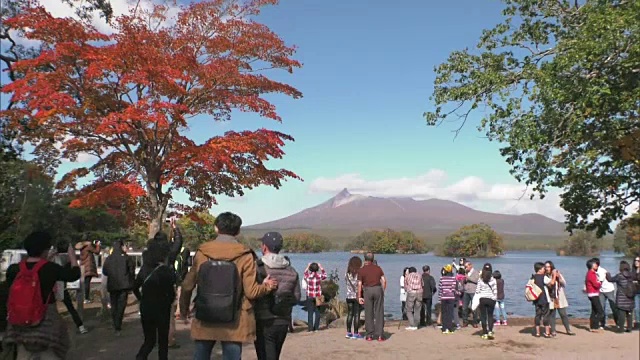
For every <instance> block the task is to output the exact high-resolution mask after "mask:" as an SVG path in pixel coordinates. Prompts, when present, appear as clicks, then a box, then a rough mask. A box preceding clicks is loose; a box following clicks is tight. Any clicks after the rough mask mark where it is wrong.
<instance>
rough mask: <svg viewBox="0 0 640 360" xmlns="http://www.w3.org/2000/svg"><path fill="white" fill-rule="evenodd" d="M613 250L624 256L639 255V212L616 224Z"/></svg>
mask: <svg viewBox="0 0 640 360" xmlns="http://www.w3.org/2000/svg"><path fill="white" fill-rule="evenodd" d="M613 249H614V251H615V252H617V253H622V254H625V255H626V256H638V255H640V212H638V213H635V214H633V215H632V216H630V217H628V218H626V219H624V220H622V221H621V222H620V223H619V224H618V226H617V227H616V231H615V233H614V238H613Z"/></svg>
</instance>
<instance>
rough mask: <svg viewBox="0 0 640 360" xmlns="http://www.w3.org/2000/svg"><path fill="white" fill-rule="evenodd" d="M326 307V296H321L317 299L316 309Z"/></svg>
mask: <svg viewBox="0 0 640 360" xmlns="http://www.w3.org/2000/svg"><path fill="white" fill-rule="evenodd" d="M323 305H324V296H322V295H320V296H318V297H317V298H316V307H320V306H323Z"/></svg>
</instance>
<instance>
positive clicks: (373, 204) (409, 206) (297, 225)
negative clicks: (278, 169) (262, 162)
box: [246, 189, 565, 236]
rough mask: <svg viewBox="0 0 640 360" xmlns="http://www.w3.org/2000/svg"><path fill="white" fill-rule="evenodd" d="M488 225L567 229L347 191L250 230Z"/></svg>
mask: <svg viewBox="0 0 640 360" xmlns="http://www.w3.org/2000/svg"><path fill="white" fill-rule="evenodd" d="M475 223H485V224H488V225H490V226H491V227H493V228H494V230H496V231H498V232H499V233H504V234H515V235H550V236H558V235H563V234H564V232H565V230H564V228H565V225H564V224H563V223H561V222H559V221H556V220H553V219H550V218H548V217H546V216H544V215H540V214H523V215H510V214H497V213H490V212H483V211H478V210H474V209H472V208H470V207H467V206H464V205H462V204H459V203H456V202H454V201H449V200H440V199H429V200H414V199H412V198H380V197H373V196H365V195H354V194H351V193H350V192H349V190H347V189H344V190H342V191H341V192H340V193H338V194H337V195H336V196H334V197H333V198H331V199H329V200H327V201H325V202H323V203H321V204H319V205H317V206H314V207H311V208H308V209H305V210H302V211H300V212H298V213H296V214H293V215H290V216H287V217H285V218H282V219H279V220H274V221H269V222H265V223H262V224H256V225H252V226H247V227H246V229H248V230H293V229H299V230H307V231H311V230H358V231H364V230H369V229H381V228H392V229H395V230H409V231H413V232H417V233H424V232H430V231H439V232H440V231H448V230H451V231H453V230H457V229H458V228H460V227H461V226H464V225H469V224H475Z"/></svg>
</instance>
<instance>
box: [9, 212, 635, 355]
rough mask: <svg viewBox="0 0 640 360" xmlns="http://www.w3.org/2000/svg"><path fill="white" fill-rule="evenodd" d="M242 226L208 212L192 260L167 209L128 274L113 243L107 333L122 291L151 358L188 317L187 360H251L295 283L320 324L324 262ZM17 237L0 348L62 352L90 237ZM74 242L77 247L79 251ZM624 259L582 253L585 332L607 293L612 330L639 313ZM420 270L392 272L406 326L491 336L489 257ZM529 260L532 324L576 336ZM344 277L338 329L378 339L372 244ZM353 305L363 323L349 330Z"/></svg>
mask: <svg viewBox="0 0 640 360" xmlns="http://www.w3.org/2000/svg"><path fill="white" fill-rule="evenodd" d="M241 225H242V220H241V219H240V217H239V216H237V215H235V214H233V213H228V212H227V213H222V214H220V215H218V217H217V218H216V220H215V228H216V232H217V234H218V236H217V238H216V239H215V240H212V241H208V242H206V243H204V244H202V245H200V246H199V248H198V249H197V251H196V252H195V255H194V256H193V258H192V259H191V258H190V252H189V249H187V248H185V246H184V245H183V239H182V234H181V232H180V228H179V227H178V226H177V224H176V221H175V218H172V219H171V221H170V233H169V234H166V233H164V232H158V233H157V234H156V235H155V236H154V237H153V238H152V239H150V240H149V241H148V243H147V247H146V249H145V251H144V252H143V254H142V259H143V263H142V267H141V268H140V270H139V272H137V274H136V268H135V263H134V260H133V259H132V258H131V257H130V256H128V255H127V252H128V249H127V247H126V246H125V244H124V243H123V242H121V241H116V242H115V243H114V244H113V247H112V249H111V251H110V255H109V256H108V257H107V258H106V260H105V261H104V264H103V266H102V276H103V279H106V281H105V285H106V291H107V292H108V294H109V296H108V301H106V307H108V308H109V309H110V311H111V317H112V324H113V329H114V332H115V335H116V336H118V335H120V333H121V331H122V327H123V318H124V313H125V308H126V306H127V299H128V298H129V294H130V293H133V294H134V296H135V297H136V298H137V299H138V301H139V311H140V312H139V314H140V320H141V323H142V331H143V335H144V341H143V343H142V345H141V346H140V349H139V351H138V353H137V355H136V359H138V360H144V359H147V358H148V357H149V356H150V354H151V353H152V351H153V349H154V348H156V347H157V349H158V358H159V359H160V360H166V359H168V358H169V355H168V354H169V349H170V348H175V347H178V346H179V345H178V344H177V343H176V340H175V326H176V320H180V321H184V322H185V323H187V324H188V323H190V325H191V338H192V339H193V341H194V343H195V346H194V354H193V358H194V360H205V359H206V360H208V359H210V358H211V354H212V350H213V347H214V346H215V344H216V343H217V342H219V343H220V344H221V347H222V352H223V359H225V360H236V359H241V357H242V350H243V344H245V343H253V344H254V346H255V351H256V354H257V357H258V359H260V360H273V359H279V358H280V354H281V352H282V347H283V344H284V342H285V339H286V337H287V334H288V333H289V332H290V331H291V330H292V310H293V308H294V307H295V306H297V305H299V304H300V303H301V298H302V295H303V293H304V295H306V299H305V301H304V305H305V307H306V310H307V312H308V331H309V332H316V331H318V330H319V328H320V312H319V308H320V307H321V306H324V300H323V287H322V284H323V282H324V281H325V280H326V279H327V273H326V271H325V269H324V268H323V267H322V265H321V264H319V263H316V262H312V263H309V264H308V265H307V266H306V268H305V269H304V271H303V272H302V276H300V275H299V273H298V272H297V271H296V270H295V269H294V268H293V267H292V265H291V262H290V259H289V258H288V257H287V256H284V255H281V254H280V251H281V250H282V247H283V238H282V235H281V234H279V233H277V232H269V233H266V234H264V236H263V237H262V238H261V239H260V242H261V249H260V250H261V253H262V256H260V257H259V256H258V255H257V254H256V253H255V252H254V251H253V250H251V249H250V248H248V247H247V246H246V245H243V244H241V243H240V242H238V240H237V236H238V235H239V234H240V228H241ZM24 248H25V250H26V252H27V257H26V258H25V259H24V260H22V261H21V262H20V263H18V264H13V265H11V266H9V267H8V269H7V272H6V281H5V282H3V283H2V284H1V285H0V297H3V298H2V299H0V304H2V305H6V306H0V312H2V311H4V312H6V314H0V318H2V319H6V323H3V324H0V325H1V326H2V329H0V330H3V331H4V332H3V339H2V353H1V355H2V358H7V359H8V358H11V359H20V360H22V359H35V358H37V359H41V360H49V359H52V360H54V359H65V358H66V356H67V353H68V351H69V336H68V332H67V328H66V323H65V321H64V320H63V319H62V317H61V316H60V314H59V313H58V309H57V306H56V303H57V302H58V301H60V302H63V303H64V305H65V306H66V307H67V309H68V310H69V313H70V315H71V317H72V319H73V321H74V323H75V325H76V327H77V329H78V332H79V333H81V334H85V333H86V332H87V329H86V327H85V326H84V324H83V322H82V319H81V318H80V316H78V313H77V311H76V310H75V308H74V306H73V302H72V300H71V296H70V294H69V292H68V290H67V287H66V283H67V282H75V281H77V280H79V279H80V277H81V276H84V279H83V280H84V282H85V283H86V284H87V286H86V288H88V289H89V288H90V284H91V279H92V277H96V276H98V267H97V266H96V263H95V257H94V256H93V254H96V253H99V252H100V251H101V244H100V242H89V241H83V242H81V243H79V245H77V246H76V247H75V248H74V247H72V246H70V245H65V246H63V245H56V244H55V241H54V239H52V237H51V236H50V234H48V233H46V232H33V233H32V234H30V235H28V236H27V237H26V238H25V240H24ZM76 250H79V251H80V259H78V257H77V256H76ZM363 260H364V261H363ZM634 260H635V261H634V263H633V264H632V265H630V264H629V263H627V262H625V261H622V262H620V266H619V272H618V273H617V274H615V275H612V274H611V273H609V272H608V271H607V270H605V269H604V268H603V267H601V266H600V261H599V259H597V258H594V259H590V260H589V261H588V262H587V268H588V272H587V275H586V277H585V285H584V289H583V290H584V292H585V293H586V294H587V296H588V299H589V301H590V303H591V309H592V313H591V318H590V328H591V330H592V331H594V332H598V331H600V330H602V329H603V328H604V327H605V325H606V321H605V319H606V306H607V304H608V305H609V309H610V311H611V312H612V314H613V318H614V319H615V322H616V326H617V328H616V330H618V331H620V332H630V331H632V327H633V312H634V310H635V319H636V325H637V322H638V321H639V320H640V304H639V303H640V287H639V286H638V283H639V282H640V257H636V258H635V259H634ZM189 261H191V266H190V267H189V266H188V265H189V264H188V263H189ZM81 267H82V270H81ZM421 270H422V273H419V272H418V269H417V268H415V267H408V268H405V269H404V270H403V273H402V275H401V277H400V287H401V294H400V296H401V302H402V314H403V319H405V320H407V321H408V326H407V327H406V330H407V331H415V330H418V329H419V328H420V327H422V326H432V325H436V326H439V327H440V329H441V331H442V333H443V334H452V333H455V332H456V331H457V330H459V329H460V328H463V327H467V326H472V327H474V328H477V327H479V326H481V327H482V332H481V336H482V338H483V339H487V340H491V339H494V338H495V334H494V326H507V325H508V322H507V312H506V309H505V282H504V280H503V279H502V274H501V273H500V271H498V270H494V269H493V266H492V265H491V264H490V263H486V264H484V265H483V266H482V267H481V268H480V269H479V270H477V269H476V268H475V267H474V264H473V263H472V262H471V261H467V260H465V259H460V261H457V260H456V259H454V261H453V263H451V264H446V265H445V266H443V267H442V268H441V270H440V278H439V280H438V281H436V280H435V278H434V276H432V274H431V267H430V266H429V265H424V266H422V268H421ZM533 270H534V274H533V275H532V277H531V280H530V281H529V282H528V283H527V285H526V287H525V297H526V299H527V300H529V301H531V302H532V303H533V305H534V308H535V332H534V335H535V336H537V337H542V336H544V337H547V338H548V337H554V336H556V335H557V333H556V317H557V316H559V317H560V318H561V320H562V323H563V325H564V328H565V333H566V334H567V335H575V333H574V332H573V331H572V330H571V325H570V323H569V319H568V313H567V308H568V306H569V304H568V301H567V296H566V287H567V286H568V284H567V282H566V280H565V278H564V276H563V275H562V273H561V272H560V271H559V270H558V269H556V268H555V266H554V264H553V263H552V262H551V261H547V262H546V263H542V262H539V263H536V264H535V265H534V268H533ZM344 281H345V285H346V291H345V293H346V304H347V316H346V328H347V334H346V337H347V338H349V339H365V340H366V341H378V342H383V341H385V340H386V337H385V332H384V326H385V313H384V309H385V306H384V300H385V292H386V288H387V279H386V276H385V273H384V271H383V270H382V268H381V267H380V266H379V265H378V264H377V262H376V260H375V258H374V254H373V253H366V254H364V258H363V259H362V258H360V257H359V256H353V257H352V258H351V259H350V260H349V262H348V264H347V271H346V274H345V277H344ZM301 284H302V285H303V286H301ZM83 296H84V301H85V302H87V303H88V302H91V293H90V290H89V291H87V292H86V293H84V294H83ZM436 299H437V300H439V306H438V301H436ZM434 307H435V311H434ZM362 310H364V317H365V320H364V324H365V331H364V334H362V332H361V331H360V325H361V319H360V316H361V312H362ZM434 315H435V316H434ZM434 317H435V318H436V320H435V323H434Z"/></svg>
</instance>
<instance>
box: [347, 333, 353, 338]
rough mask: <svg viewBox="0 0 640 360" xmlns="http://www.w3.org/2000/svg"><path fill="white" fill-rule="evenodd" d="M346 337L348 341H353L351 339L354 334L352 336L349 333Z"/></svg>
mask: <svg viewBox="0 0 640 360" xmlns="http://www.w3.org/2000/svg"><path fill="white" fill-rule="evenodd" d="M345 337H346V338H347V339H351V338H352V337H353V334H352V333H350V332H348V333H347V336H345Z"/></svg>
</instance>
